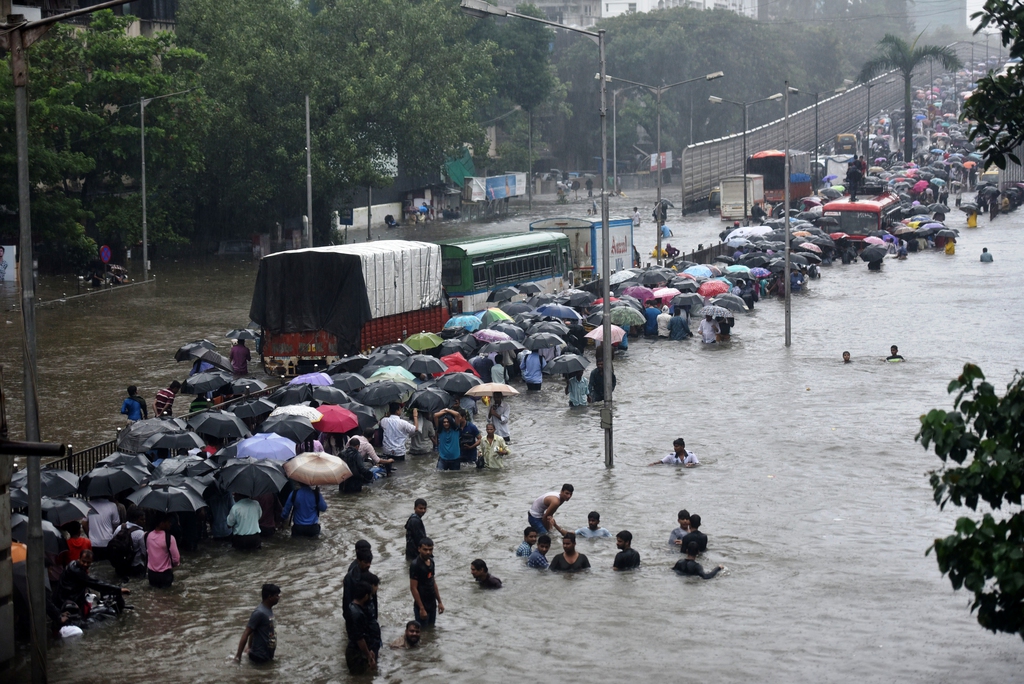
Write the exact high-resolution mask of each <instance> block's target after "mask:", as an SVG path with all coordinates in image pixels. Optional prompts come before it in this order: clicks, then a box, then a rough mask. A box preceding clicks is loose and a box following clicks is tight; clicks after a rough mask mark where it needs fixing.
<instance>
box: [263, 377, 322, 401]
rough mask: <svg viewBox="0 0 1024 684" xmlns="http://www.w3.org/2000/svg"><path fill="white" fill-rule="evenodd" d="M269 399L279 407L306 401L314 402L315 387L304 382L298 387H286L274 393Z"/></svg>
mask: <svg viewBox="0 0 1024 684" xmlns="http://www.w3.org/2000/svg"><path fill="white" fill-rule="evenodd" d="M269 399H270V401H272V402H273V403H275V404H277V405H278V406H291V405H293V404H301V403H302V402H304V401H313V386H312V385H307V384H306V383H304V382H303V383H299V384H297V385H285V386H284V387H282V388H281V389H279V390H276V391H275V392H273V393H272V394H271V395H270V397H269Z"/></svg>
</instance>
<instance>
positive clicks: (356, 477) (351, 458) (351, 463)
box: [338, 437, 373, 494]
mask: <svg viewBox="0 0 1024 684" xmlns="http://www.w3.org/2000/svg"><path fill="white" fill-rule="evenodd" d="M359 445H360V442H359V440H358V439H357V438H355V437H353V438H352V439H350V440H349V442H348V446H346V447H345V450H344V451H342V452H341V460H342V461H344V462H345V465H347V466H348V469H349V470H351V471H352V477H350V478H348V479H347V480H345V481H344V482H342V483H341V484H340V485H338V490H339V491H340V492H341V493H342V494H358V493H359V492H361V491H363V485H364V484H367V483H369V482H373V473H371V472H370V471H369V470H368V469H367V467H366V466H365V465H364V464H363V457H362V455H361V454H360V453H359Z"/></svg>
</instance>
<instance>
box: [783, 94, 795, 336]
mask: <svg viewBox="0 0 1024 684" xmlns="http://www.w3.org/2000/svg"><path fill="white" fill-rule="evenodd" d="M785 88H786V89H785V91H784V92H785V94H786V97H785V100H786V114H785V120H784V121H785V124H784V128H785V132H786V159H785V164H784V166H785V170H784V171H783V173H784V174H785V176H786V177H785V179H784V181H783V183H784V185H783V188H784V191H783V200H782V203H783V206H782V210H783V211H784V212H785V217H786V219H785V228H786V274H785V278H786V346H787V347H788V346H789V345H790V341H791V333H792V329H793V325H792V320H791V309H792V297H793V292H792V290H793V288H792V287H791V286H790V285H791V283H790V280H789V278H790V261H789V255H790V241H791V239H792V236H791V235H790V234H789V94H790V92H794V93H795V92H799V91H797V89H796V88H790V87H789V81H786V85H785Z"/></svg>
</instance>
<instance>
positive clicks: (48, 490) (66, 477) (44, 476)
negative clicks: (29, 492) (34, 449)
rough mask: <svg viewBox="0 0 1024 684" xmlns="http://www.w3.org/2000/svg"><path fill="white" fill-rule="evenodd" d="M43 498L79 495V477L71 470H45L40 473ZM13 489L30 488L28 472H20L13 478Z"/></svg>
mask: <svg viewBox="0 0 1024 684" xmlns="http://www.w3.org/2000/svg"><path fill="white" fill-rule="evenodd" d="M39 483H40V485H41V488H42V495H43V496H52V497H59V496H70V495H72V494H76V493H78V484H79V480H78V476H77V475H75V474H74V473H73V472H71V471H70V470H58V469H56V468H53V469H51V468H43V469H42V470H40V471H39ZM11 486H12V487H24V488H26V489H27V488H28V470H19V471H18V472H16V473H14V475H13V476H12V477H11Z"/></svg>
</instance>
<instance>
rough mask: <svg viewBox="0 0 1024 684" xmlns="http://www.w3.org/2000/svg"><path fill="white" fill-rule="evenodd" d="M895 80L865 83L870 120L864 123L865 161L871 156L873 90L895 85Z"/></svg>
mask: <svg viewBox="0 0 1024 684" xmlns="http://www.w3.org/2000/svg"><path fill="white" fill-rule="evenodd" d="M895 82H896V79H895V78H890V79H889V80H888V81H878V82H875V83H865V84H864V87H865V88H867V90H868V118H867V119H865V121H864V159H867V158H868V157H870V156H871V89H872V88H874V87H875V86H879V85H889V84H890V83H895ZM931 88H932V86H931V84H929V85H928V93H929V95H930V94H931Z"/></svg>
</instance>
